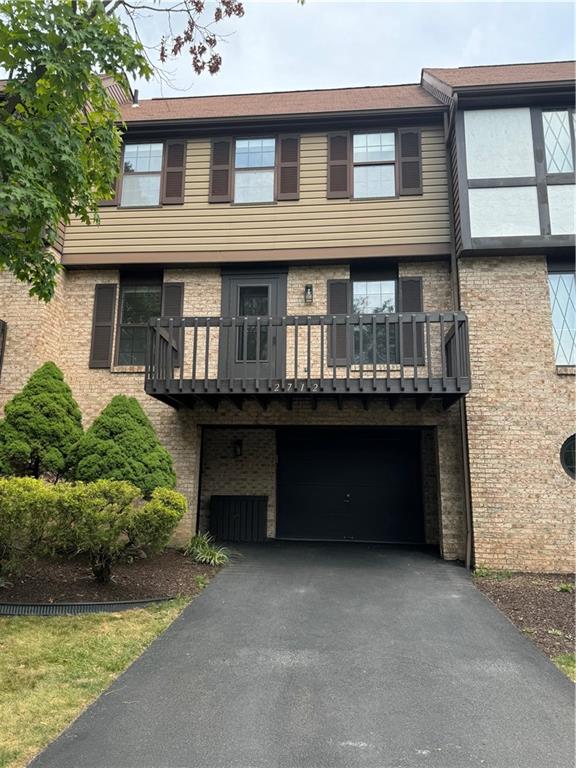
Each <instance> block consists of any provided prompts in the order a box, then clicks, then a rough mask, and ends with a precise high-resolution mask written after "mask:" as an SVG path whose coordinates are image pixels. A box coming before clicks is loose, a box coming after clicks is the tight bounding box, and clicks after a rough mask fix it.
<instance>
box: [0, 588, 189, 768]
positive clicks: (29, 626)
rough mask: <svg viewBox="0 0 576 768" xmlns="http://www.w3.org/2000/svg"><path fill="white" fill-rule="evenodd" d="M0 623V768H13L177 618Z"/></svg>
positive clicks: (139, 613)
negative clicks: (0, 725)
mask: <svg viewBox="0 0 576 768" xmlns="http://www.w3.org/2000/svg"><path fill="white" fill-rule="evenodd" d="M187 602H188V599H186V598H181V599H178V600H174V601H173V602H171V603H168V604H156V605H153V606H150V607H147V608H143V609H136V610H130V611H125V612H122V613H99V614H98V613H97V614H84V615H81V616H59V617H52V618H42V617H14V618H0V723H1V724H2V727H1V728H0V768H21V766H25V765H26V764H27V762H28V761H29V760H30V759H31V758H32V757H33V755H34V754H36V753H37V752H38V751H39V750H40V749H42V747H44V746H46V744H48V742H50V741H52V739H54V738H55V736H57V734H58V733H59V732H60V731H62V730H63V729H64V728H65V727H66V726H67V725H68V724H69V723H70V721H71V720H73V719H74V718H75V717H76V716H77V715H78V714H79V713H80V712H81V711H82V710H83V709H84V708H85V707H86V706H87V705H88V704H89V703H90V702H91V701H92V700H93V699H94V698H95V697H96V696H97V695H98V694H99V693H101V692H102V691H103V690H104V689H105V688H107V687H108V686H109V685H110V683H111V682H112V681H113V680H114V679H115V678H116V677H117V676H118V675H119V674H120V673H121V672H122V671H123V670H124V669H125V668H126V667H127V666H128V665H129V664H130V662H132V661H133V660H134V659H135V658H136V657H137V656H139V655H140V654H141V653H142V651H143V650H144V649H145V648H146V647H147V646H148V645H149V644H150V643H151V642H152V640H154V638H155V637H157V636H158V635H159V634H160V633H161V632H162V631H163V630H164V629H165V628H166V627H167V626H168V625H169V624H170V623H171V622H172V621H173V620H174V619H175V618H176V617H177V616H178V614H179V613H180V612H181V611H182V609H183V608H184V606H185V605H186V604H187Z"/></svg>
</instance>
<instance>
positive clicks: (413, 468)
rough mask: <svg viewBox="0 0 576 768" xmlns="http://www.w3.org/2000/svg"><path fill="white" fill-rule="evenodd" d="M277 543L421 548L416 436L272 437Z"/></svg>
mask: <svg viewBox="0 0 576 768" xmlns="http://www.w3.org/2000/svg"><path fill="white" fill-rule="evenodd" d="M277 451H278V475H277V504H278V511H277V532H276V535H277V537H278V538H284V539H308V540H324V541H380V542H387V543H413V544H414V543H418V544H420V543H423V542H424V538H425V534H424V515H423V509H422V474H421V460H420V453H421V452H420V431H419V430H418V429H409V428H406V429H355V428H342V427H340V428H332V429H316V428H307V429H306V428H304V429H302V428H300V429H279V430H278V432H277Z"/></svg>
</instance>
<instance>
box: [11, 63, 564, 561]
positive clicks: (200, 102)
mask: <svg viewBox="0 0 576 768" xmlns="http://www.w3.org/2000/svg"><path fill="white" fill-rule="evenodd" d="M573 94H574V66H573V63H571V62H557V63H547V64H526V65H512V66H493V67H473V68H461V69H424V70H423V71H422V77H421V82H420V83H419V84H412V85H398V86H382V87H366V88H345V89H336V90H325V91H317V90H316V91H297V92H287V93H267V94H245V95H236V96H213V97H185V98H170V99H151V100H146V101H144V100H143V101H140V102H137V103H134V104H130V103H124V104H121V111H122V116H123V119H124V120H125V122H126V125H127V131H126V134H125V143H124V148H123V154H122V163H121V172H120V175H119V179H118V185H117V190H116V196H115V198H114V199H111V200H108V201H103V203H102V208H101V222H100V224H99V225H98V226H90V227H88V226H85V225H84V224H82V223H81V222H79V221H73V222H72V223H71V224H70V225H69V226H67V227H66V230H65V232H64V233H63V237H62V238H61V243H60V251H61V259H62V264H63V265H64V268H65V269H64V271H63V274H62V276H61V278H60V280H59V283H58V288H57V292H56V296H55V298H54V300H53V301H52V302H51V303H50V304H49V305H42V304H40V303H39V302H37V301H36V300H35V299H32V298H30V297H29V296H28V294H27V292H26V289H25V288H24V287H23V286H22V285H20V284H18V283H16V281H15V280H14V279H13V278H12V277H11V276H10V275H8V274H3V275H2V276H0V317H1V318H2V320H3V321H4V322H5V324H6V325H5V333H4V334H3V336H4V337H5V340H6V341H5V351H4V360H3V366H2V372H1V378H0V404H1V405H3V404H4V403H5V402H6V401H7V400H8V399H9V398H10V397H12V396H13V394H14V393H15V392H16V391H18V390H19V389H20V388H21V387H22V385H23V384H24V382H25V381H26V379H27V377H28V376H29V375H30V374H31V373H32V371H33V370H34V369H35V368H36V367H38V366H39V365H40V364H41V363H43V362H44V361H45V360H47V359H51V360H54V361H55V362H56V363H57V364H58V365H59V366H60V367H61V368H62V370H63V371H64V374H65V376H66V378H67V381H68V382H69V383H70V385H71V387H72V389H73V392H74V395H75V397H76V399H77V400H78V403H79V405H80V407H81V409H82V411H83V415H84V421H85V424H88V423H90V422H91V420H92V419H94V417H95V416H96V415H97V414H98V413H99V411H100V410H101V409H102V408H103V406H104V405H105V404H106V403H107V402H108V400H109V399H110V398H111V397H112V396H113V395H115V394H120V393H123V394H130V395H134V396H135V397H137V398H138V399H139V400H140V402H141V403H142V404H143V406H144V408H145V409H146V412H147V413H148V415H149V416H150V419H151V420H152V422H153V424H154V426H155V428H156V430H157V432H158V435H159V437H160V439H161V440H162V442H163V443H164V444H165V445H166V447H167V448H168V449H169V450H170V452H171V454H172V456H173V459H174V464H175V469H176V472H177V478H178V480H177V482H178V487H179V489H180V490H181V491H182V492H183V493H185V494H186V496H187V497H188V500H189V506H190V513H189V516H188V517H187V518H186V519H185V520H184V521H183V523H182V524H181V526H180V529H179V531H178V534H177V541H178V542H180V543H181V542H185V541H186V540H187V539H188V538H189V537H190V535H191V534H192V533H193V532H195V531H196V530H197V529H201V530H205V529H208V528H209V529H211V530H213V531H214V532H216V533H217V534H219V535H220V536H221V537H223V538H230V537H231V538H233V539H237V540H238V539H244V540H263V539H264V538H266V537H279V538H286V539H311V540H336V541H342V540H345V541H348V540H350V541H384V542H393V543H412V544H422V543H425V544H428V545H430V546H432V547H434V548H436V549H437V550H438V551H439V552H440V554H441V555H442V557H444V558H446V559H459V560H465V561H466V562H467V563H470V562H473V561H475V562H476V563H482V564H485V565H488V566H491V567H495V568H503V567H507V568H513V569H518V570H532V571H569V570H572V569H573V567H574V564H573V541H574V527H573V526H574V520H573V497H574V436H573V433H574V425H573V420H572V414H573V394H574V374H575V370H576V369H575V365H576V353H575V335H576V331H575V323H574V303H575V301H576V288H575V285H574V274H573V268H572V260H573V249H574V183H575V182H574V162H575V160H574V110H573V106H574V105H573ZM119 101H121V100H120V99H119Z"/></svg>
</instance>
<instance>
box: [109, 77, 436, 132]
mask: <svg viewBox="0 0 576 768" xmlns="http://www.w3.org/2000/svg"><path fill="white" fill-rule="evenodd" d="M438 106H440V104H439V102H438V101H437V100H436V99H435V98H434V97H433V96H431V95H430V94H429V93H427V92H426V91H425V90H424V88H422V87H421V86H420V85H386V86H371V87H365V88H336V89H333V90H317V91H284V92H276V93H245V94H240V95H231V96H190V97H185V98H175V99H147V100H143V101H141V102H140V106H139V107H137V108H134V107H132V106H131V105H125V106H123V107H122V108H121V112H122V117H123V119H124V120H125V121H126V122H127V123H135V122H141V121H144V120H182V119H205V120H210V119H214V118H234V117H265V116H274V117H279V116H282V115H310V114H322V113H327V112H354V111H364V110H388V109H418V108H425V107H438Z"/></svg>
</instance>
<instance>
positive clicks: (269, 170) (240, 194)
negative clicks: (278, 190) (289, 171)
mask: <svg viewBox="0 0 576 768" xmlns="http://www.w3.org/2000/svg"><path fill="white" fill-rule="evenodd" d="M235 149H236V151H235V157H234V202H235V203H271V202H272V201H273V200H274V169H275V165H276V140H275V139H274V138H268V139H236V147H235Z"/></svg>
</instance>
